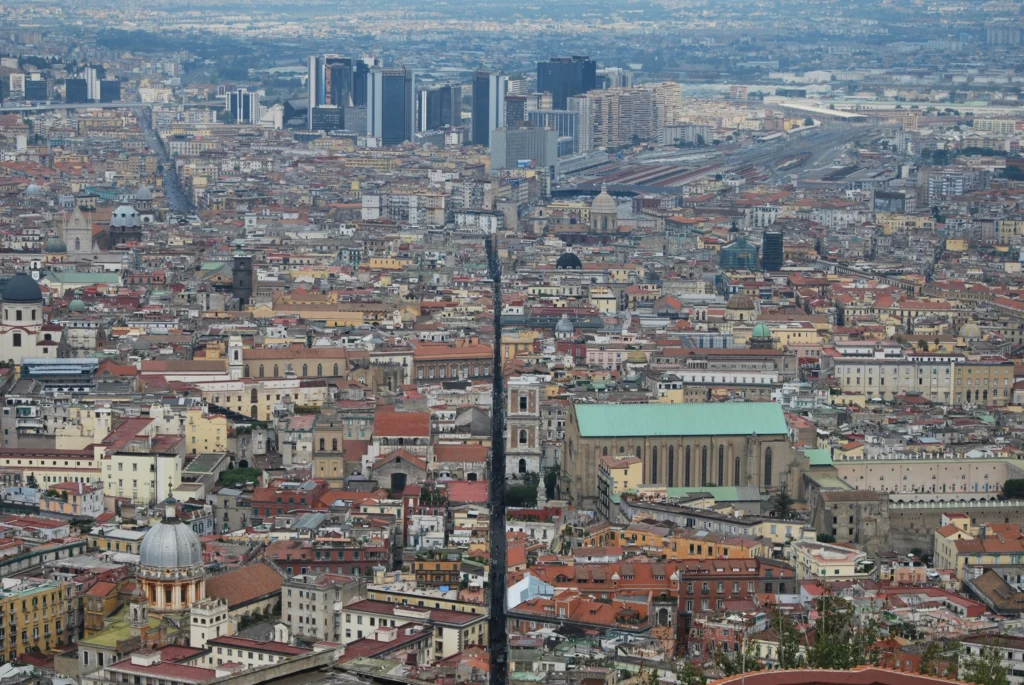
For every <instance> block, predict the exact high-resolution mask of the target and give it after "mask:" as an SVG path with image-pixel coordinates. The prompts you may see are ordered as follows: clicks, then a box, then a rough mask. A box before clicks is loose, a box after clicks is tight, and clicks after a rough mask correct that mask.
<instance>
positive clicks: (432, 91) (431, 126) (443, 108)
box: [419, 83, 462, 131]
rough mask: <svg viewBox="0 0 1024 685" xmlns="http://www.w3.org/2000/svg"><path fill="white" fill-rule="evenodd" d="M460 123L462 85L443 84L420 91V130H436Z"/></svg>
mask: <svg viewBox="0 0 1024 685" xmlns="http://www.w3.org/2000/svg"><path fill="white" fill-rule="evenodd" d="M461 124H462V86H460V85H457V84H452V83H449V84H445V85H443V86H437V87H435V88H427V89H425V90H421V91H420V117H419V126H420V130H421V131H436V130H438V129H442V128H444V127H446V126H459V125H461Z"/></svg>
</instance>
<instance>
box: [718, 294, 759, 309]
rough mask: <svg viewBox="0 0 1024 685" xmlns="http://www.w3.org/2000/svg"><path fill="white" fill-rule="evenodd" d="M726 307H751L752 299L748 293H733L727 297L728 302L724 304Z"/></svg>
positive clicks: (752, 304) (752, 306)
mask: <svg viewBox="0 0 1024 685" xmlns="http://www.w3.org/2000/svg"><path fill="white" fill-rule="evenodd" d="M725 308H726V309H744V310H746V309H753V308H754V300H753V299H751V297H750V295H742V294H739V293H737V294H735V295H733V296H732V297H730V298H729V302H728V304H726V305H725Z"/></svg>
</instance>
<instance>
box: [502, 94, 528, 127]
mask: <svg viewBox="0 0 1024 685" xmlns="http://www.w3.org/2000/svg"><path fill="white" fill-rule="evenodd" d="M524 121H526V96H525V95H506V96H505V125H506V126H508V127H510V128H514V127H515V126H517V125H518V124H521V123H522V122H524Z"/></svg>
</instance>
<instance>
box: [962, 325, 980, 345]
mask: <svg viewBox="0 0 1024 685" xmlns="http://www.w3.org/2000/svg"><path fill="white" fill-rule="evenodd" d="M960 337H961V338H963V339H964V340H981V326H979V325H978V324H976V323H974V322H973V321H968V322H967V323H965V324H964V325H963V326H962V327H961V328H960Z"/></svg>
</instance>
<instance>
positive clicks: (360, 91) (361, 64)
mask: <svg viewBox="0 0 1024 685" xmlns="http://www.w3.org/2000/svg"><path fill="white" fill-rule="evenodd" d="M371 66H379V65H378V63H377V61H376V60H373V61H372V62H368V61H367V60H366V59H365V58H363V59H357V60H356V66H355V77H354V78H353V80H352V104H353V105H354V106H356V107H366V85H367V80H366V79H367V78H369V76H370V67H371Z"/></svg>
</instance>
